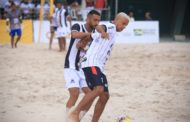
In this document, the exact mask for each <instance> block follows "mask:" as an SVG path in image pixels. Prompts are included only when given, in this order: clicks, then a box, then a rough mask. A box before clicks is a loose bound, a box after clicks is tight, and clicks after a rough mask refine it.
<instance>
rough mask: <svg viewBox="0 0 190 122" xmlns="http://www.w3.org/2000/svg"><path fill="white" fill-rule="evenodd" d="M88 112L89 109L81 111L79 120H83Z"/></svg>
mask: <svg viewBox="0 0 190 122" xmlns="http://www.w3.org/2000/svg"><path fill="white" fill-rule="evenodd" d="M86 113H87V111H81V112H80V114H79V120H81V119H82V118H83V117H84V115H85V114H86Z"/></svg>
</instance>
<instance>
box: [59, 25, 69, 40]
mask: <svg viewBox="0 0 190 122" xmlns="http://www.w3.org/2000/svg"><path fill="white" fill-rule="evenodd" d="M68 34H69V30H68V28H66V27H58V28H57V31H56V37H57V38H60V37H66V36H67V35H68Z"/></svg>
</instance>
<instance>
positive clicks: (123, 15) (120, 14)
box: [116, 12, 130, 20]
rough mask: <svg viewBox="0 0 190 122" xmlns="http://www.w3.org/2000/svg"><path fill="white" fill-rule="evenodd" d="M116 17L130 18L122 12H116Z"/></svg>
mask: <svg viewBox="0 0 190 122" xmlns="http://www.w3.org/2000/svg"><path fill="white" fill-rule="evenodd" d="M116 17H124V18H126V19H128V20H130V17H129V16H128V15H127V14H126V13H124V12H120V13H118V14H117V16H116Z"/></svg>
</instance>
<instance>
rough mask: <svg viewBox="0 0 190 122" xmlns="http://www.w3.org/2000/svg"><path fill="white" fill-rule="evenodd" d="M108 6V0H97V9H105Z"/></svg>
mask: <svg viewBox="0 0 190 122" xmlns="http://www.w3.org/2000/svg"><path fill="white" fill-rule="evenodd" d="M106 6H107V0H95V7H96V9H100V10H101V9H104V8H106Z"/></svg>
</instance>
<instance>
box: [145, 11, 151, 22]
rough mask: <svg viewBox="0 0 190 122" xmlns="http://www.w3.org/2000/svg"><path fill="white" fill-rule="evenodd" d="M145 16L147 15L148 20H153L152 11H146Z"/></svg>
mask: <svg viewBox="0 0 190 122" xmlns="http://www.w3.org/2000/svg"><path fill="white" fill-rule="evenodd" d="M144 16H145V20H147V21H150V20H152V17H151V13H150V12H146V13H145V15H144Z"/></svg>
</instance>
